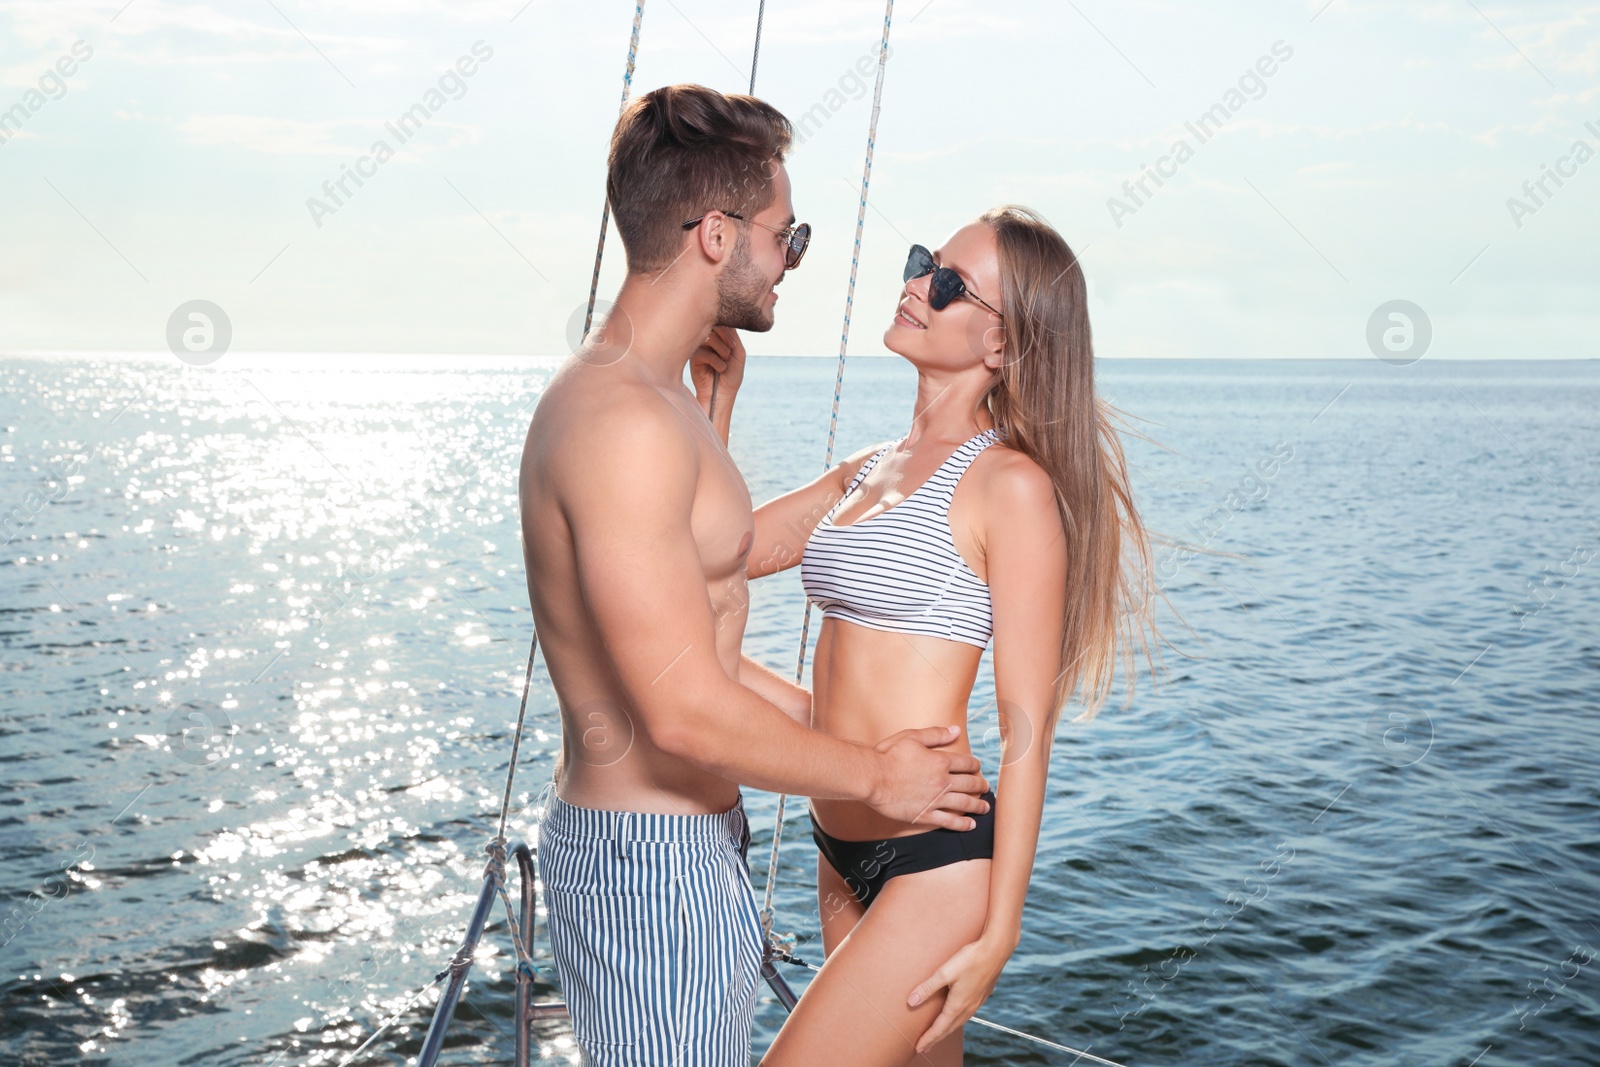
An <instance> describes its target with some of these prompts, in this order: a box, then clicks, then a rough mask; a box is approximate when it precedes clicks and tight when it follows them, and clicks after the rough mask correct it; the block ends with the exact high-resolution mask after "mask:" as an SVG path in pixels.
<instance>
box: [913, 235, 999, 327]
mask: <svg viewBox="0 0 1600 1067" xmlns="http://www.w3.org/2000/svg"><path fill="white" fill-rule="evenodd" d="M930 273H931V274H932V275H933V282H932V283H931V284H930V285H929V286H928V306H929V307H931V308H933V310H935V311H943V310H944V309H945V308H947V307H949V306H950V301H952V300H955V299H957V298H958V297H963V296H970V297H972V299H974V300H976V301H977V302H978V303H980V304H982V305H983V306H984V307H986V308H988V309H989V310H990V311H993V312H994V313H995V314H996V315H1000V317H1001V318H1002V319H1003V318H1005V316H1004V315H1002V314H1001V313H1000V312H999V311H998V310H997V309H995V308H994V307H993V306H992V305H991V304H990V303H989V302H988V301H987V300H985V299H983V297H981V296H979V295H978V294H977V293H974V292H973V291H972V290H971V289H968V288H967V283H966V282H964V281H962V280H961V275H959V274H957V273H956V272H955V271H953V270H951V269H950V268H949V267H941V266H939V265H938V264H937V263H935V262H934V261H933V253H932V252H929V251H928V250H927V249H926V248H923V247H922V246H921V245H912V246H911V254H910V255H909V256H907V257H906V275H905V279H904V280H905V281H908V282H909V281H910V280H911V279H913V278H920V277H922V276H923V275H924V274H930Z"/></svg>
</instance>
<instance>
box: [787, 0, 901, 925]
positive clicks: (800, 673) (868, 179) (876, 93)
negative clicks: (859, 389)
mask: <svg viewBox="0 0 1600 1067" xmlns="http://www.w3.org/2000/svg"><path fill="white" fill-rule="evenodd" d="M893 19H894V0H888V6H886V7H885V8H884V11H883V40H882V42H881V43H880V44H879V45H878V79H877V82H876V83H875V84H874V85H873V87H872V121H871V122H870V123H869V124H868V126H867V160H866V163H865V165H864V166H863V168H862V171H861V203H860V204H859V205H858V206H857V208H856V243H855V247H854V249H853V250H852V251H851V253H850V287H849V289H848V290H846V292H845V298H844V328H843V329H842V330H841V331H840V333H839V366H838V369H837V371H836V372H835V373H834V377H833V412H832V414H831V415H830V417H829V419H828V449H827V454H826V455H825V456H824V457H823V460H822V469H823V470H827V469H828V468H829V467H831V466H833V444H834V439H835V437H836V436H837V433H838V429H839V396H840V394H841V393H842V392H843V391H844V357H845V353H846V352H847V351H848V350H849V348H850V312H851V310H852V309H854V307H855V302H856V274H857V272H858V271H859V269H860V267H861V231H862V230H863V229H865V228H866V224H867V188H868V186H870V185H871V184H872V150H873V149H874V148H875V147H876V146H877V143H878V114H879V112H880V111H881V110H882V109H883V73H884V70H885V69H886V68H887V66H888V63H889V27H890V23H891V21H892V20H893ZM810 636H811V601H810V600H807V601H806V607H805V617H804V618H803V619H802V620H801V622H800V652H799V656H798V659H797V662H796V663H795V668H794V681H795V684H796V685H799V684H800V681H801V679H802V678H804V676H805V670H806V642H807V641H808V640H809V639H810ZM786 799H787V798H786V797H785V795H784V794H782V793H779V794H778V816H777V820H776V822H775V823H774V824H773V827H772V856H771V859H770V860H769V861H768V863H767V888H766V895H765V900H764V901H763V902H762V906H761V929H762V932H763V933H764V934H765V935H766V938H767V941H768V942H769V943H770V942H771V940H772V890H773V887H774V886H775V885H776V884H777V881H778V844H779V842H780V841H781V840H782V838H783V807H784V801H785V800H786Z"/></svg>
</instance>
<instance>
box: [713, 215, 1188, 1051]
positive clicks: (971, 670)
mask: <svg viewBox="0 0 1600 1067" xmlns="http://www.w3.org/2000/svg"><path fill="white" fill-rule="evenodd" d="M1085 297H1086V291H1085V285H1084V278H1083V271H1082V268H1081V267H1080V266H1079V264H1078V261H1077V257H1076V256H1075V255H1074V254H1073V252H1072V250H1071V249H1070V248H1069V247H1068V246H1067V243H1066V242H1065V241H1064V240H1062V238H1061V236H1060V235H1059V234H1057V233H1056V231H1055V230H1054V229H1052V228H1051V227H1050V225H1049V224H1048V223H1047V222H1045V221H1044V219H1042V218H1041V217H1040V216H1038V215H1037V214H1035V213H1034V212H1032V211H1029V210H1027V209H1026V208H1020V207H1015V206H1009V207H1003V208H998V209H995V210H992V211H989V212H986V213H985V214H984V215H982V216H980V217H979V218H978V219H977V220H976V221H974V222H972V223H970V224H969V225H966V226H963V227H962V228H961V229H959V230H957V231H956V232H955V233H954V234H953V235H951V237H950V238H949V239H948V240H947V241H946V242H945V243H944V244H943V245H941V246H940V247H939V248H938V249H937V250H935V251H932V252H929V251H928V250H927V249H925V248H923V247H922V246H920V245H913V246H912V248H911V253H910V257H909V259H908V260H907V264H906V269H905V287H904V290H903V292H902V294H901V299H900V302H899V306H898V307H897V308H896V310H895V315H894V319H893V321H892V322H891V323H890V325H889V328H888V330H887V331H886V332H885V334H884V337H883V342H884V345H885V346H886V347H887V348H888V349H889V350H890V351H891V352H894V353H895V354H897V355H899V356H900V357H902V358H903V359H905V360H906V361H908V362H909V363H910V364H911V365H912V366H913V367H915V368H916V370H917V393H916V400H915V405H914V406H913V408H912V417H911V426H910V428H909V429H908V430H907V431H906V434H905V436H904V437H903V438H901V439H900V440H898V441H895V442H892V443H889V444H885V445H877V446H873V447H871V448H866V449H862V450H861V451H860V452H858V453H856V454H855V455H853V456H851V457H850V458H849V459H847V460H845V461H844V462H843V463H841V464H839V465H838V466H836V467H834V468H833V469H832V470H830V471H828V472H827V473H826V474H824V475H823V476H822V477H820V478H818V479H817V480H816V481H814V482H812V483H811V484H809V485H806V486H803V487H801V488H799V489H796V490H795V491H794V492H791V493H788V494H786V495H784V496H781V497H779V498H777V499H776V500H773V501H770V502H769V503H767V504H765V505H763V506H762V507H761V508H760V509H759V510H758V511H757V512H756V532H755V542H754V546H753V548H752V550H751V552H750V556H749V566H748V572H749V577H751V578H758V577H761V576H763V575H767V574H772V573H774V572H776V571H779V570H782V569H785V568H787V567H791V566H794V565H796V564H799V565H800V566H801V579H802V583H803V585H804V587H805V591H806V595H807V596H808V597H809V598H810V599H811V600H812V602H813V603H814V604H816V605H817V606H819V607H820V608H821V609H822V625H821V630H820V633H819V634H818V638H817V650H816V656H815V660H814V662H813V666H812V679H813V689H812V726H813V727H814V728H815V729H818V730H822V731H825V732H827V733H829V734H832V735H834V736H836V737H840V738H844V739H847V740H851V741H856V742H858V743H861V744H866V745H873V744H876V743H877V742H879V741H880V740H882V739H883V738H885V737H887V736H889V735H890V734H892V733H894V732H896V731H898V730H901V729H904V728H906V727H908V726H914V725H929V724H934V725H938V724H953V725H956V726H958V727H961V728H962V733H961V735H960V736H959V737H958V738H957V740H955V741H952V742H951V743H950V745H951V747H952V748H955V749H958V750H961V751H967V752H970V748H969V746H968V743H967V736H966V725H967V713H968V707H967V705H968V700H969V698H970V697H971V694H972V687H973V683H974V681H975V679H976V677H977V671H978V663H979V659H980V657H981V656H982V654H983V650H984V648H985V647H986V646H987V645H988V643H989V641H990V640H991V639H992V640H993V641H994V649H995V653H994V682H995V695H996V703H997V707H998V712H999V724H1000V729H1001V737H1002V744H1001V748H1002V756H1001V767H1000V774H999V778H998V779H997V780H995V788H994V789H991V790H990V791H989V792H988V793H986V794H985V795H984V799H985V800H987V801H988V804H989V810H987V811H986V812H984V813H981V814H979V815H978V816H977V817H976V818H975V819H974V820H973V822H974V826H973V828H972V829H969V830H946V829H935V830H931V831H930V830H927V829H925V828H922V827H918V826H915V825H913V824H908V823H897V822H893V821H891V820H888V819H886V818H885V817H883V816H881V815H879V814H878V813H876V812H874V811H872V810H871V809H869V808H867V807H866V806H865V805H862V804H858V803H854V802H850V801H841V800H813V801H812V802H811V820H812V826H813V835H812V836H813V838H814V840H815V841H816V843H817V847H818V857H817V901H818V906H819V911H820V914H821V920H822V938H823V948H824V952H825V954H826V957H827V959H826V963H825V965H824V966H823V967H822V969H821V971H820V972H819V973H818V974H817V975H816V977H815V978H814V979H813V980H812V982H811V985H810V987H809V988H808V989H807V990H806V992H805V995H804V996H803V997H802V998H801V1000H800V1003H799V1004H798V1006H797V1007H796V1008H795V1010H794V1011H793V1012H792V1013H791V1014H790V1016H789V1018H788V1020H787V1022H786V1023H785V1025H784V1027H783V1030H782V1032H781V1033H780V1034H779V1035H778V1038H777V1040H776V1041H775V1042H774V1043H773V1045H772V1047H771V1049H770V1050H769V1051H768V1053H767V1055H766V1058H765V1059H763V1060H762V1064H763V1067H797V1065H798V1067H815V1065H816V1064H819V1063H820V1064H845V1063H848V1064H851V1065H852V1067H891V1065H900V1064H907V1063H911V1062H916V1063H918V1064H927V1063H931V1064H935V1065H938V1067H956V1065H959V1064H960V1063H961V1062H962V1032H961V1027H962V1024H963V1023H964V1022H965V1021H966V1020H967V1019H968V1018H969V1017H970V1016H971V1015H972V1014H973V1013H974V1012H976V1011H977V1009H978V1008H979V1006H980V1005H982V1004H983V1002H984V1000H985V999H986V998H987V997H988V996H989V993H990V991H991V990H992V989H993V988H994V985H995V981H996V980H997V979H998V978H999V976H1000V971H1001V969H1002V968H1003V967H1004V966H1005V963H1006V961H1007V959H1009V958H1010V956H1011V953H1012V952H1013V951H1014V950H1015V949H1016V947H1017V944H1018V940H1019V938H1020V936H1021V930H1022V908H1023V902H1024V899H1025V898H1026V896H1027V892H1028V880H1029V876H1030V874H1031V872H1032V869H1033V858H1034V851H1035V848H1036V847H1037V843H1038V837H1039V823H1040V817H1041V812H1042V810H1043V807H1044V797H1045V778H1046V774H1047V771H1048V768H1049V762H1050V747H1051V741H1052V738H1053V736H1054V732H1055V726H1056V721H1057V716H1058V714H1059V712H1060V710H1061V708H1062V707H1063V706H1064V704H1065V703H1066V701H1067V699H1068V698H1069V697H1070V696H1071V695H1072V694H1073V693H1074V692H1075V691H1078V690H1079V689H1080V688H1081V691H1082V694H1081V695H1082V698H1083V702H1084V704H1085V710H1084V712H1083V714H1082V715H1080V716H1079V721H1086V720H1087V719H1089V718H1092V717H1093V716H1094V714H1095V712H1096V711H1097V710H1098V708H1099V706H1100V705H1101V704H1102V703H1103V702H1104V700H1105V697H1106V695H1107V692H1108V690H1109V687H1110V685H1111V680H1112V674H1113V668H1114V666H1115V662H1116V659H1117V652H1118V647H1119V644H1120V645H1121V647H1122V649H1123V651H1124V652H1126V653H1127V659H1128V666H1129V667H1130V670H1129V671H1128V684H1129V695H1130V699H1131V689H1132V671H1131V667H1132V654H1131V651H1130V647H1129V644H1128V642H1127V641H1120V642H1119V636H1120V630H1121V626H1120V624H1121V623H1123V622H1127V623H1129V624H1130V625H1129V631H1130V636H1131V633H1132V632H1137V633H1138V635H1139V636H1140V637H1141V638H1142V637H1143V624H1144V623H1147V622H1149V610H1148V609H1149V607H1150V605H1151V602H1152V597H1151V596H1150V595H1149V594H1150V591H1151V588H1150V566H1149V562H1150V545H1149V537H1148V535H1147V534H1146V531H1145V529H1144V526H1143V524H1142V522H1141V521H1140V519H1139V516H1138V513H1137V511H1136V509H1135V507H1134V501H1133V498H1132V493H1131V489H1130V486H1129V482H1128V474H1127V466H1126V462H1125V460H1124V458H1123V454H1122V448H1121V445H1120V444H1119V442H1118V440H1117V436H1116V432H1115V430H1114V429H1113V427H1112V425H1111V423H1110V420H1109V416H1110V413H1111V411H1112V409H1111V408H1110V407H1109V405H1107V404H1105V402H1104V401H1102V400H1100V399H1099V398H1097V397H1096V396H1095V389H1094V359H1093V353H1092V350H1091V345H1090V332H1089V320H1088V313H1087V308H1086V299H1085ZM729 340H730V339H729V338H728V336H727V335H721V336H719V337H714V338H713V342H712V343H711V349H712V350H711V351H709V352H707V350H706V349H702V353H701V354H699V355H698V356H697V360H696V363H695V374H696V384H697V388H698V390H699V391H700V392H701V394H702V396H706V397H708V396H709V393H710V384H711V379H712V372H713V371H731V372H732V373H729V374H724V375H723V377H724V378H728V379H734V380H733V381H731V382H730V381H728V380H724V381H722V382H721V383H720V389H719V391H720V394H721V395H720V398H719V400H718V401H717V404H716V405H715V408H716V410H715V411H714V412H713V415H714V417H715V421H716V423H717V425H718V429H719V430H721V431H722V432H723V433H726V428H727V426H728V419H729V412H730V409H731V401H732V399H733V392H734V391H735V390H736V389H737V384H738V383H737V377H738V376H739V372H740V371H742V366H735V364H738V363H742V360H741V359H740V358H738V357H742V349H739V350H738V351H737V353H735V352H734V351H733V349H735V348H737V342H736V341H732V344H731V346H730V343H729ZM730 385H731V386H732V388H730ZM1129 554H1131V555H1133V556H1136V557H1138V559H1139V561H1140V564H1141V565H1140V566H1138V567H1134V566H1131V561H1130V560H1129V558H1128V557H1129ZM1151 629H1152V631H1153V630H1154V627H1153V626H1152V627H1151ZM1158 636H1159V635H1158ZM1145 648H1146V656H1147V658H1148V654H1149V644H1148V642H1146V645H1145ZM997 793H1004V794H1005V798H1006V802H1005V803H1004V804H999V803H998V802H997V796H996V794H997ZM928 799H929V802H930V803H931V802H932V801H933V800H934V799H935V798H933V797H929V798H928Z"/></svg>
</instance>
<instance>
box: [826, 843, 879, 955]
mask: <svg viewBox="0 0 1600 1067" xmlns="http://www.w3.org/2000/svg"><path fill="white" fill-rule="evenodd" d="M890 880H891V881H893V879H890ZM866 913H867V909H866V908H865V907H864V906H863V905H862V903H861V902H860V901H859V900H857V899H856V898H855V894H854V893H852V892H850V887H849V886H848V885H846V884H845V880H844V878H843V876H842V875H840V874H839V872H838V871H836V870H834V869H833V864H831V863H829V862H828V860H827V857H825V856H823V854H822V853H821V852H818V853H817V914H818V915H820V916H821V917H822V954H823V955H824V956H831V955H833V950H834V949H836V948H838V947H839V943H840V942H841V941H843V940H844V939H845V938H846V937H849V936H850V931H851V930H854V929H855V926H856V923H858V922H860V921H861V917H862V916H863V915H865V914H866Z"/></svg>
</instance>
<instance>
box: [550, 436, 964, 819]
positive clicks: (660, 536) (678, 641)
mask: <svg viewBox="0 0 1600 1067" xmlns="http://www.w3.org/2000/svg"><path fill="white" fill-rule="evenodd" d="M679 419H680V416H679V415H678V414H677V413H676V412H675V411H673V410H671V409H670V408H668V407H665V406H658V405H650V404H637V405H614V406H612V407H610V408H608V409H607V410H606V411H605V412H603V413H601V414H599V415H598V416H596V418H594V419H593V420H592V421H591V422H590V424H589V425H590V429H591V430H592V431H593V433H594V435H595V439H596V440H597V441H598V442H600V443H601V446H600V447H596V448H591V449H586V450H584V451H583V452H582V453H574V455H572V456H571V457H570V458H568V459H567V461H566V462H565V464H563V465H561V466H560V469H559V470H558V472H557V473H556V478H557V481H558V485H557V490H558V494H559V498H560V499H561V501H562V503H563V511H564V513H565V516H566V519H567V522H568V524H569V526H570V528H571V530H572V537H573V543H574V551H575V555H576V559H577V570H578V579H579V583H580V585H581V587H582V589H583V593H584V598H585V603H586V605H587V607H588V609H589V611H590V614H591V617H592V618H593V620H594V624H595V627H596V629H597V630H598V632H599V634H600V636H601V639H602V641H603V642H604V644H605V647H606V649H607V650H608V651H609V653H610V654H611V657H612V665H613V669H614V671H615V673H616V676H617V678H618V680H619V682H620V684H621V687H622V690H623V693H624V696H625V698H626V703H627V707H628V711H629V714H630V715H632V716H633V718H634V722H633V726H634V728H635V729H638V730H642V731H643V732H644V733H645V734H646V735H647V736H648V737H649V738H650V739H651V741H652V743H654V744H655V745H656V746H657V747H658V748H660V749H661V750H662V751H664V752H667V753H669V754H671V755H674V756H677V757H679V758H681V759H684V760H686V761H688V762H690V763H693V764H695V765H696V766H699V767H702V768H704V769H705V770H706V771H708V772H710V773H712V774H716V775H718V776H719V777H723V778H727V779H728V780H730V781H734V782H739V783H741V784H745V785H749V786H752V787H754V788H757V789H766V790H770V791H773V792H783V793H796V794H800V795H805V796H813V797H822V798H838V799H849V800H857V801H862V802H865V803H867V804H870V805H872V806H873V807H874V808H876V809H877V810H879V811H883V812H884V813H885V814H887V815H890V816H891V817H893V818H897V819H900V820H902V821H906V822H913V823H918V824H922V825H928V826H944V827H948V828H951V829H965V828H967V826H968V820H967V819H966V818H965V817H964V816H963V815H960V814H956V813H957V812H969V811H978V810H981V809H982V807H983V802H982V801H981V800H979V799H978V794H980V793H982V792H983V791H984V789H986V788H987V784H986V783H985V782H984V780H983V778H982V776H981V775H979V774H977V773H976V771H977V770H978V762H977V760H976V759H974V758H972V757H970V756H962V755H960V754H956V753H946V752H933V751H930V750H929V748H928V747H927V746H930V745H937V744H946V743H948V742H949V740H950V735H949V733H948V732H947V731H944V730H942V729H936V728H930V729H928V730H923V731H905V732H903V733H901V734H897V735H895V737H894V738H891V739H890V740H889V741H885V742H883V743H882V744H880V745H878V746H875V747H874V748H867V747H865V746H862V745H857V744H854V743H851V742H847V741H841V740H838V739H836V738H833V737H829V736H828V735H826V734H822V733H818V732H816V731H813V730H810V729H807V728H806V727H804V726H801V725H800V724H799V723H798V722H796V721H795V720H794V719H792V718H790V717H789V716H788V715H786V714H784V713H783V711H781V710H780V709H779V708H778V707H776V706H774V705H773V704H771V703H769V702H768V701H766V700H763V699H762V698H761V697H760V696H758V695H757V694H755V693H753V692H751V691H750V690H749V689H747V688H745V687H744V686H743V685H740V684H739V682H738V681H737V680H735V679H734V678H732V677H730V676H729V674H728V672H727V670H726V669H725V668H724V666H723V664H722V661H721V659H720V658H719V656H718V654H717V646H716V626H715V622H714V619H713V612H712V605H711V600H710V596H709V595H708V593H707V591H706V581H705V575H704V570H703V566H702V562H701V559H700V555H699V551H698V549H697V547H696V544H695V540H694V536H693V532H692V530H691V528H690V518H691V512H692V508H693V505H694V498H695V486H696V482H697V478H698V454H697V451H696V446H695V442H694V440H693V438H692V437H691V436H690V435H689V434H687V433H685V432H684V427H683V425H682V423H681V422H680V421H679ZM910 742H915V743H910ZM952 790H958V792H956V791H952Z"/></svg>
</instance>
